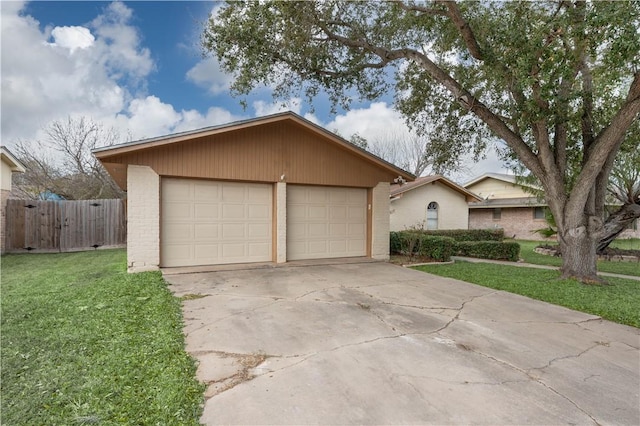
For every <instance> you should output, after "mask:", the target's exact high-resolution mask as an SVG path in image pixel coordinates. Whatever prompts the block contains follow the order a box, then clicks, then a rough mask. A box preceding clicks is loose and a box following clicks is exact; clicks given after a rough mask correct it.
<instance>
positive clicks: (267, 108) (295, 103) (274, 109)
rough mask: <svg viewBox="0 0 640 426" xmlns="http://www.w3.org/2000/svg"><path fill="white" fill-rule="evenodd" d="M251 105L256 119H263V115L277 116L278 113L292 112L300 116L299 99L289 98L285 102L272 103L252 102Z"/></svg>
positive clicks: (300, 103) (300, 101)
mask: <svg viewBox="0 0 640 426" xmlns="http://www.w3.org/2000/svg"><path fill="white" fill-rule="evenodd" d="M252 105H253V109H254V111H255V112H256V116H257V117H263V116H265V115H271V114H277V113H279V112H285V111H292V112H295V113H296V114H300V108H301V107H302V100H301V99H300V98H291V99H289V100H288V101H286V102H272V103H269V102H265V101H254V102H253V104H252Z"/></svg>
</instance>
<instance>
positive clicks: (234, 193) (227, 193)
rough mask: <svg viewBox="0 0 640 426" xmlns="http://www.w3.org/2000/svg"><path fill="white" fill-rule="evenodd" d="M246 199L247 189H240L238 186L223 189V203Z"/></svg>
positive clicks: (232, 185) (230, 185) (231, 185)
mask: <svg viewBox="0 0 640 426" xmlns="http://www.w3.org/2000/svg"><path fill="white" fill-rule="evenodd" d="M245 198H246V194H245V188H244V187H242V188H239V187H238V184H235V185H234V184H231V183H229V184H228V185H225V186H223V187H222V201H225V202H234V201H236V202H237V201H240V202H242V201H244V200H245Z"/></svg>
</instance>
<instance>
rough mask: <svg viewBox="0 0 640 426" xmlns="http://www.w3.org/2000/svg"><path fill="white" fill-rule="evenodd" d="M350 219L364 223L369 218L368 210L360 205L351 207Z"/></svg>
mask: <svg viewBox="0 0 640 426" xmlns="http://www.w3.org/2000/svg"><path fill="white" fill-rule="evenodd" d="M348 216H349V219H350V221H354V222H358V223H362V222H366V220H367V212H366V211H365V210H364V209H362V208H360V207H349V214H348Z"/></svg>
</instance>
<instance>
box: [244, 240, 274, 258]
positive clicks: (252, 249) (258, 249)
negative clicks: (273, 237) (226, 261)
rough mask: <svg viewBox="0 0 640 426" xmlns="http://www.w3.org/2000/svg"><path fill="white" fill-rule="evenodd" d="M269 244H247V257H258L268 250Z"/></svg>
mask: <svg viewBox="0 0 640 426" xmlns="http://www.w3.org/2000/svg"><path fill="white" fill-rule="evenodd" d="M270 248H271V247H270V244H266V243H262V244H259V243H258V244H249V245H248V249H249V256H259V255H260V254H261V253H264V251H265V250H270Z"/></svg>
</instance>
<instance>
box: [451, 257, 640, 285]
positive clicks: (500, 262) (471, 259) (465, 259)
mask: <svg viewBox="0 0 640 426" xmlns="http://www.w3.org/2000/svg"><path fill="white" fill-rule="evenodd" d="M451 259H452V260H455V261H461V262H470V263H493V264H496V265H508V266H518V267H522V268H534V269H549V270H554V271H559V270H560V268H559V267H557V266H548V265H535V264H533V263H525V262H509V261H506V260H491V259H478V258H475V257H463V256H451ZM638 268H639V269H640V265H639V266H638ZM598 275H600V276H603V277H614V278H626V279H629V280H636V281H640V277H637V276H634V275H624V274H614V273H612V272H598Z"/></svg>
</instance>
